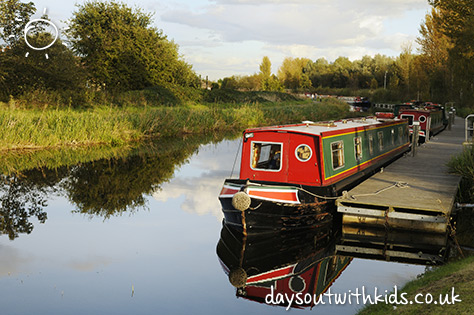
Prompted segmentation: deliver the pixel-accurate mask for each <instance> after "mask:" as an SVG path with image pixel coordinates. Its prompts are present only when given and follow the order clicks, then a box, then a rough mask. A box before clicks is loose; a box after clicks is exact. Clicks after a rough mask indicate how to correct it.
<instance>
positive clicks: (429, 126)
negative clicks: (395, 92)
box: [395, 103, 447, 143]
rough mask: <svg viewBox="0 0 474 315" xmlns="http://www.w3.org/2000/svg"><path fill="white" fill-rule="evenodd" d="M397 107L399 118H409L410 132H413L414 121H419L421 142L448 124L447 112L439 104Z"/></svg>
mask: <svg viewBox="0 0 474 315" xmlns="http://www.w3.org/2000/svg"><path fill="white" fill-rule="evenodd" d="M395 108H396V114H397V115H398V118H400V119H407V120H408V126H409V129H410V134H413V122H419V124H420V131H419V141H418V142H419V143H424V142H426V140H429V139H430V137H432V136H434V135H436V134H437V133H439V132H441V131H442V130H443V129H444V128H445V127H446V125H447V119H446V114H445V112H444V109H443V108H442V107H441V106H439V105H435V104H432V103H425V104H423V106H422V107H414V106H410V105H408V106H407V105H399V106H396V107H395Z"/></svg>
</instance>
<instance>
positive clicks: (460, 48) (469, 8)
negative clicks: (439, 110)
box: [430, 0, 474, 104]
mask: <svg viewBox="0 0 474 315" xmlns="http://www.w3.org/2000/svg"><path fill="white" fill-rule="evenodd" d="M430 4H431V5H432V6H433V7H434V8H435V9H436V12H437V14H436V15H433V24H434V25H435V26H436V28H437V30H440V31H441V33H443V34H444V35H445V36H447V38H448V39H449V42H450V43H451V44H452V46H451V47H449V48H448V65H449V67H450V70H451V71H452V73H451V74H452V78H451V82H452V88H455V89H457V91H456V92H457V95H458V97H459V99H458V100H459V101H461V104H462V102H464V99H463V95H466V96H468V97H466V98H465V99H467V100H469V102H471V104H472V103H473V101H472V99H473V97H474V83H473V80H472V78H473V77H474V1H472V0H433V1H430ZM453 81H454V82H453Z"/></svg>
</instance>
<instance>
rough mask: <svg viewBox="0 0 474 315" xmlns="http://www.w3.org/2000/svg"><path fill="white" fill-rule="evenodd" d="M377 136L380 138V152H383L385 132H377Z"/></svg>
mask: <svg viewBox="0 0 474 315" xmlns="http://www.w3.org/2000/svg"><path fill="white" fill-rule="evenodd" d="M377 136H378V138H379V150H380V151H383V132H382V131H379V132H377Z"/></svg>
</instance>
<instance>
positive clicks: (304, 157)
mask: <svg viewBox="0 0 474 315" xmlns="http://www.w3.org/2000/svg"><path fill="white" fill-rule="evenodd" d="M295 155H296V158H297V159H298V160H299V161H301V162H306V161H308V160H309V159H310V158H311V156H313V151H312V150H311V148H310V147H309V146H308V145H306V144H300V145H299V146H298V147H297V148H296V150H295Z"/></svg>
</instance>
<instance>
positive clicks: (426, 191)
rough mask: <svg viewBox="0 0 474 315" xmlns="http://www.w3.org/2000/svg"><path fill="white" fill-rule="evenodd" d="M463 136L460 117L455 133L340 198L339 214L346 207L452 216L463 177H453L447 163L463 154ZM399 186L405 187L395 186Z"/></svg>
mask: <svg viewBox="0 0 474 315" xmlns="http://www.w3.org/2000/svg"><path fill="white" fill-rule="evenodd" d="M463 136H464V124H463V120H462V119H461V118H456V121H455V124H454V125H453V126H452V129H451V130H444V131H442V132H441V133H440V134H438V135H436V136H435V137H433V138H431V141H429V142H428V143H425V144H423V145H421V146H420V147H418V148H417V154H416V156H415V157H412V156H411V153H409V154H407V155H406V156H404V157H402V158H400V159H398V160H397V161H395V162H393V163H392V164H390V165H389V166H387V167H386V168H384V169H383V171H382V172H379V173H377V174H375V175H373V176H372V177H370V178H369V179H367V180H366V181H364V182H362V183H361V184H360V185H358V186H356V187H355V188H353V189H352V190H350V191H349V192H348V194H347V195H345V197H341V198H339V199H338V200H337V205H338V211H340V212H343V213H344V212H347V211H348V210H347V209H344V207H342V206H343V205H350V206H354V207H359V208H360V207H362V208H364V207H368V208H372V209H374V207H375V208H376V209H382V210H383V208H388V209H389V210H388V211H402V212H403V209H410V210H422V211H428V212H432V213H433V215H436V214H439V215H443V216H445V217H449V215H450V213H451V210H452V207H453V204H454V198H455V195H456V192H457V189H458V185H459V181H460V176H458V175H453V174H449V173H448V168H447V165H446V164H447V162H448V161H449V159H450V158H451V157H452V156H453V155H455V154H457V153H459V152H461V151H462V147H463V146H462V142H463ZM396 183H403V184H401V185H399V186H394V184H396ZM410 210H409V211H408V213H410ZM384 211H385V210H384ZM420 213H421V214H423V212H420ZM418 214H419V213H418ZM418 219H419V218H418Z"/></svg>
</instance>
